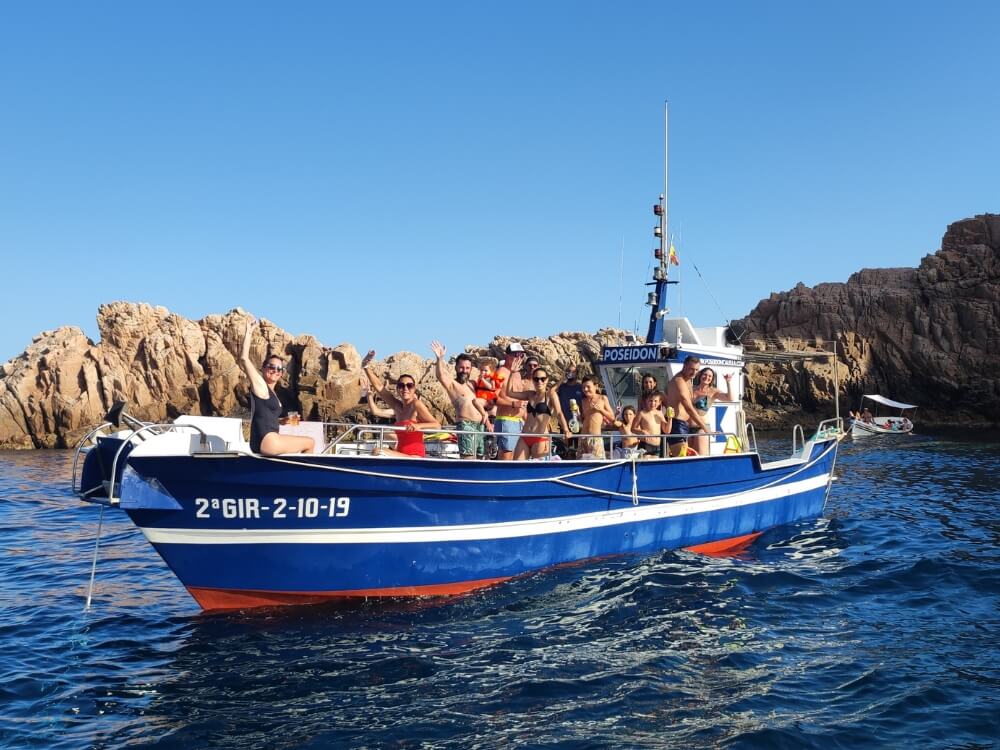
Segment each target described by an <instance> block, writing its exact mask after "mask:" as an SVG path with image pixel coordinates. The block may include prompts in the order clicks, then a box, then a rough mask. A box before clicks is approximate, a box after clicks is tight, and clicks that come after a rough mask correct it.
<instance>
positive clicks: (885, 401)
mask: <svg viewBox="0 0 1000 750" xmlns="http://www.w3.org/2000/svg"><path fill="white" fill-rule="evenodd" d="M866 398H867V399H871V400H872V401H874V402H875V403H876V404H882V405H883V406H889V407H891V408H893V409H916V408H917V406H916V405H915V404H903V403H900V402H899V401H893V400H892V399H891V398H886V397H885V396H879V395H878V394H872V395H869V394H867V393H866V394H865V395H864V396H862V399H866Z"/></svg>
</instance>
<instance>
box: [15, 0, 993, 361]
mask: <svg viewBox="0 0 1000 750" xmlns="http://www.w3.org/2000/svg"><path fill="white" fill-rule="evenodd" d="M998 7H1000V6H997V5H996V4H993V3H986V2H982V3H957V4H944V3H928V2H906V3H903V2H898V3H883V2H864V3H860V2H844V3H829V4H825V5H821V4H816V3H802V2H758V3H748V2H738V3H737V2H732V3H679V2H678V3H665V2H664V3H639V2H636V3H597V2H574V3H569V2H530V3H528V2H507V3H458V2H455V3H445V2H425V3H393V2H379V3H354V4H347V3H333V2H316V3H311V2H297V3H246V2H210V3H205V2H170V3H166V2H159V3H155V2H143V3H129V2H124V1H118V2H88V3H75V2H59V3H53V2H44V1H42V2H32V3H21V4H14V3H6V4H3V5H0V96H2V109H0V258H2V261H0V262H2V264H3V268H4V271H5V273H4V276H5V283H4V294H3V302H2V307H0V312H2V314H3V319H4V324H3V326H2V327H0V361H2V360H6V359H8V358H9V357H12V356H15V355H16V354H18V353H20V352H21V351H22V350H23V349H24V348H25V347H26V346H27V345H28V344H29V343H30V341H31V338H32V336H34V335H35V334H37V333H39V332H41V331H42V330H47V329H52V328H56V327H58V326H60V325H79V326H81V327H82V328H83V329H84V331H86V332H87V333H88V335H90V336H91V337H95V338H96V336H97V327H96V322H95V315H96V311H97V307H98V305H99V304H101V303H102V302H109V301H113V300H118V299H125V300H132V301H141V302H149V303H151V304H155V305H163V306H165V307H167V308H169V309H170V310H172V311H174V312H177V313H179V314H181V315H184V316H187V317H191V318H200V317H202V316H204V315H206V314H209V313H221V312H225V311H226V310H229V309H231V308H233V307H236V306H241V307H243V308H245V309H248V310H250V311H252V312H254V313H256V314H257V315H258V316H263V317H266V318H269V319H271V320H273V321H274V322H275V323H277V324H278V325H280V326H281V327H283V328H285V329H287V330H288V331H289V332H291V333H293V334H297V333H311V334H313V335H315V336H316V337H317V338H318V339H319V340H320V341H322V342H324V343H326V344H328V345H336V344H338V343H340V342H344V341H347V342H350V343H353V344H354V345H355V346H357V347H358V349H360V350H362V351H364V350H366V349H367V348H371V347H374V348H376V349H378V351H379V354H380V356H382V355H386V354H389V353H391V352H394V351H398V350H401V349H409V350H413V351H418V352H421V353H424V354H427V355H428V356H429V342H430V340H431V339H432V338H440V339H441V340H442V341H444V343H445V344H446V345H447V346H448V348H449V349H450V350H451V351H453V352H454V351H457V350H459V349H461V348H463V347H464V346H465V345H466V344H472V343H477V344H481V343H486V342H488V341H489V339H490V338H491V337H492V336H493V335H495V334H507V335H516V336H524V337H527V336H533V335H539V336H547V335H550V334H553V333H556V332H559V331H564V330H582V331H595V330H597V329H598V328H600V327H603V326H606V325H618V324H619V322H620V323H621V324H622V325H623V326H624V327H626V328H632V327H633V326H636V325H637V326H638V329H639V331H640V334H642V333H644V332H645V328H646V316H647V314H648V313H647V310H648V308H645V307H644V306H643V305H642V302H643V301H644V299H645V294H646V291H647V290H646V288H645V287H644V286H643V285H644V283H645V282H646V281H647V279H648V277H649V273H650V269H651V267H652V265H651V264H652V249H653V247H654V239H653V237H652V227H653V225H654V217H653V215H652V212H651V210H650V207H651V205H652V204H653V203H654V201H655V200H656V198H657V196H658V194H659V193H660V191H661V189H662V180H663V176H662V164H663V161H662V160H663V155H662V149H663V136H662V121H663V117H662V109H663V102H664V100H669V102H670V123H671V128H670V196H669V197H670V217H671V231H672V233H673V234H674V236H675V243H676V246H677V250H678V253H679V255H680V258H681V263H682V265H681V267H680V275H679V278H680V280H681V281H682V285H681V297H680V299H679V300H678V301H675V303H674V304H673V305H672V307H673V310H674V312H678V313H683V314H686V315H688V316H689V317H691V318H692V320H693V322H694V323H695V324H696V325H713V324H721V323H722V322H724V321H725V320H727V319H731V318H738V317H742V316H743V315H745V314H746V313H747V312H749V311H750V310H751V308H752V307H753V306H754V305H755V304H756V303H757V302H758V300H760V299H761V298H764V297H766V296H767V295H768V294H770V293H771V292H772V291H780V290H785V289H789V288H791V287H792V286H794V285H795V284H796V283H798V282H800V281H802V282H805V283H806V284H809V285H813V284H816V283H819V282H823V281H844V280H846V279H847V277H848V276H849V275H850V274H851V273H852V272H854V271H856V270H858V269H860V268H863V267H882V266H916V265H917V264H918V263H919V261H920V259H921V258H922V257H923V256H924V255H925V254H927V253H929V252H933V251H934V250H936V249H937V248H938V246H939V243H940V238H941V235H942V234H943V232H944V230H945V228H946V226H947V225H948V224H949V223H950V222H952V221H956V220H958V219H961V218H965V217H968V216H972V215H975V214H978V213H984V212H998V211H1000V182H998V180H997V176H998V175H1000V136H998V133H1000V88H998V81H1000V56H998V55H997V54H996V49H995V39H994V38H993V36H995V35H994V34H993V31H994V30H995V29H996V28H998V27H1000V10H998ZM623 243H624V248H625V259H624V263H622V262H621V250H622V244H623ZM695 265H696V266H697V268H698V270H700V272H701V276H702V277H703V278H704V280H705V281H704V282H703V281H702V279H701V278H699V276H698V274H696V273H695V271H694V266H695ZM677 277H678V276H677V275H676V272H675V276H674V278H677ZM619 300H622V303H621V305H620V302H619ZM716 301H717V302H718V304H716Z"/></svg>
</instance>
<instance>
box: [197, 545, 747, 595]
mask: <svg viewBox="0 0 1000 750" xmlns="http://www.w3.org/2000/svg"><path fill="white" fill-rule="evenodd" d="M762 533H763V532H759V531H758V532H757V533H755V534H747V535H746V536H737V537H732V538H730V539H720V540H719V541H717V542H709V543H707V544H698V545H695V546H694V547H686V548H685V549H686V550H687V551H688V552H697V553H699V554H702V555H718V556H724V555H729V554H733V553H736V552H739V551H740V550H743V549H745V548H746V547H748V546H749V545H750V544H751V543H752V542H753V541H754V540H755V539H757V537H759V536H760V535H761V534H762ZM584 562H586V561H583V560H580V561H575V562H573V563H566V565H577V564H583V563H584ZM557 567H560V566H557ZM508 580H510V576H507V577H503V578H482V579H480V580H478V581H461V582H459V583H441V584H434V585H431V586H401V587H398V588H381V589H357V590H354V591H303V592H288V591H240V590H238V589H207V588H198V587H195V586H188V593H190V594H191V596H193V597H194V600H195V601H196V602H198V604H199V605H200V606H201V608H202V609H204V610H219V609H247V608H250V607H284V606H288V605H293V604H320V603H322V602H329V601H331V600H334V599H362V598H369V597H370V598H377V597H410V596H414V597H415V596H450V595H453V594H464V593H466V592H469V591H475V590H476V589H481V588H485V587H487V586H493V585H495V584H497V583H502V582H504V581H508Z"/></svg>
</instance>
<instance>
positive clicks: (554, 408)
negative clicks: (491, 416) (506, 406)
mask: <svg viewBox="0 0 1000 750" xmlns="http://www.w3.org/2000/svg"><path fill="white" fill-rule="evenodd" d="M523 356H524V355H523V354H521V355H517V356H515V359H514V367H515V368H517V367H519V366H520V364H521V362H520V361H518V360H520V359H521V358H523ZM531 386H532V387H531V388H530V389H528V390H523V391H512V390H511V388H510V380H509V379H508V380H506V381H504V384H503V388H502V389H501V391H500V394H501V396H502V397H503V398H507V399H517V400H519V401H524V402H526V408H527V412H528V416H527V418H526V419H525V420H524V427H523V428H522V429H521V437H520V438H519V439H518V441H517V445H516V446H515V448H514V460H515V461H520V460H523V459H526V458H529V457H530V458H547V457H548V455H549V452H550V445H549V443H550V440H549V437H548V434H547V433H548V432H550V422H551V421H552V417H555V418H556V420H558V422H559V429H561V430H562V432H563V437H564V438H565V439H566V440H567V441H568V440H569V439H570V431H569V423H568V422H566V417H565V415H564V414H563V411H562V408H561V407H560V406H559V396H558V395H557V394H556V389H555V383H552V384H551V387H550V383H549V373H548V371H547V370H546V369H545V368H544V367H536V368H535V369H534V370H532V371H531Z"/></svg>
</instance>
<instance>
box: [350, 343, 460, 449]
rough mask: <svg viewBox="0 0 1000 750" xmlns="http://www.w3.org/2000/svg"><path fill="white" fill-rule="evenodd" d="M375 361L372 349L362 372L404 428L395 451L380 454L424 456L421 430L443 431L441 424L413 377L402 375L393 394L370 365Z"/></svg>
mask: <svg viewBox="0 0 1000 750" xmlns="http://www.w3.org/2000/svg"><path fill="white" fill-rule="evenodd" d="M373 359H375V350H374V349H372V350H371V351H370V352H368V354H366V355H365V358H364V359H363V360H362V361H361V369H362V370H364V373H365V375H366V376H367V377H368V382H369V383H371V386H372V390H374V391H375V392H376V393H377V394H378V395H379V396H381V397H382V400H383V401H385V403H386V404H387V405H388V406H389V408H390V409H392V413H393V415H394V416H395V418H396V426H397V427H402V428H403V429H401V430H397V431H396V450H392V449H391V448H383V449H382V450H381V451H380V453H381V455H383V456H411V457H412V456H418V457H421V458H422V457H424V456H426V455H427V454H426V453H425V451H424V435H423V433H422V432H419V430H436V429H440V428H441V423H440V422H439V421H438V420H436V419H435V418H434V415H433V414H431V412H430V409H428V408H427V407H426V406H425V405H424V402H423V401H421V400H420V398H419V397H418V396H417V381H416V380H414V379H413V376H412V375H400V376H399V380H397V381H396V393H395V394H394V393H393V392H392V391H391V390H389V388H388V387H387V386H386V384H385V383H383V382H382V379H381V378H380V377H379V376H378V375H376V374H375V373H374V372H372V370H371V362H372V360H373Z"/></svg>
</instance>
